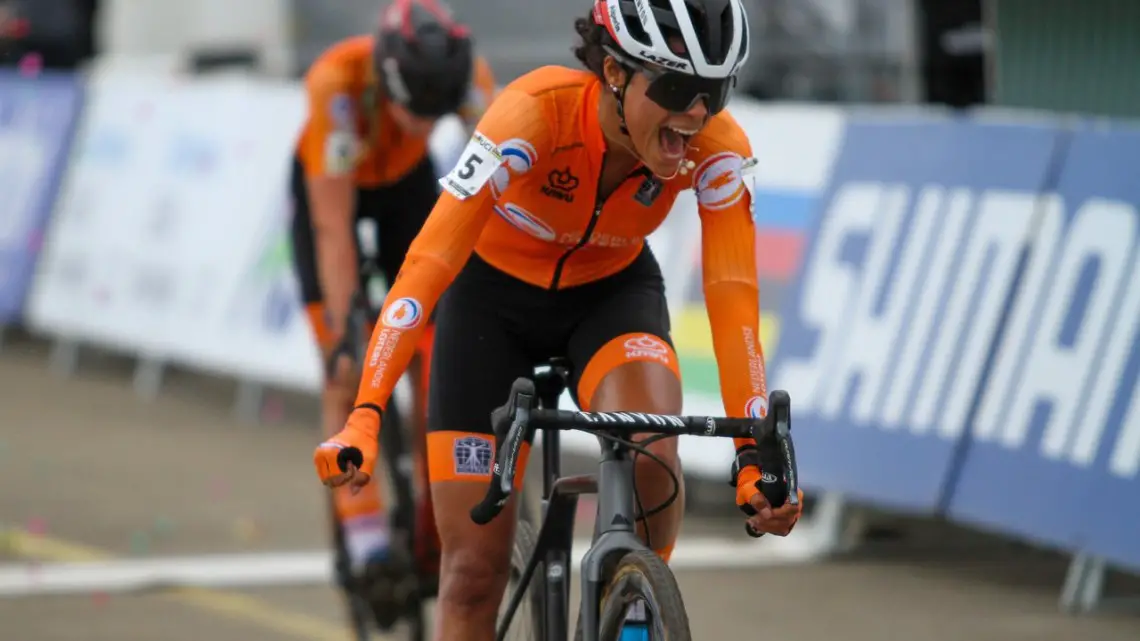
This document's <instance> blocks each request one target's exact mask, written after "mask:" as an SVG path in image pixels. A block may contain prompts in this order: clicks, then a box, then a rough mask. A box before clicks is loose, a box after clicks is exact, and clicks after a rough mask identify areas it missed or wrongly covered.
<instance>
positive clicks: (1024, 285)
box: [950, 127, 1140, 567]
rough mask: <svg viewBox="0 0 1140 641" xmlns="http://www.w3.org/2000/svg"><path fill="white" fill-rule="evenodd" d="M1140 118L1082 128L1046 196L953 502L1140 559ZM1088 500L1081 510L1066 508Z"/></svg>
mask: <svg viewBox="0 0 1140 641" xmlns="http://www.w3.org/2000/svg"><path fill="white" fill-rule="evenodd" d="M1138 168H1140V130H1132V131H1120V130H1116V131H1113V130H1106V129H1104V128H1103V127H1097V128H1095V129H1092V128H1090V129H1088V130H1085V131H1080V132H1078V133H1077V134H1076V135H1074V137H1073V139H1072V143H1071V146H1069V148H1068V151H1067V154H1066V156H1065V160H1064V165H1063V168H1062V169H1061V172H1060V175H1059V179H1058V181H1057V183H1056V186H1055V188H1053V189H1050V190H1048V191H1047V192H1046V194H1045V195H1044V196H1043V197H1042V199H1041V201H1040V207H1039V208H1038V212H1039V213H1038V216H1037V220H1036V222H1035V232H1034V242H1033V248H1032V252H1031V253H1030V255H1029V258H1028V260H1027V261H1026V268H1025V271H1024V274H1023V277H1022V281H1021V284H1020V287H1019V288H1018V291H1017V294H1016V296H1015V298H1014V300H1013V304H1012V306H1011V307H1010V313H1009V317H1008V318H1009V320H1008V323H1007V326H1006V329H1005V331H1004V332H1003V333H1002V334H1001V335H1000V336H999V338H998V344H997V346H996V352H995V359H994V365H993V368H992V370H991V373H990V376H989V377H988V379H987V380H986V381H985V384H984V392H983V394H982V396H981V403H980V405H979V406H978V410H977V413H976V415H975V416H974V418H973V420H972V421H971V423H972V428H973V429H972V435H973V438H972V440H971V442H970V444H969V449H968V454H967V456H966V458H965V464H964V465H963V467H962V469H961V472H960V474H959V481H958V483H957V485H956V489H955V491H954V494H953V499H952V501H951V504H950V514H951V516H953V517H954V518H955V519H956V520H964V521H972V522H979V523H983V524H987V525H991V526H997V527H999V528H1001V529H1003V530H1006V531H1013V532H1017V533H1019V534H1021V535H1023V536H1026V537H1029V538H1032V539H1036V540H1039V541H1044V542H1047V543H1052V544H1055V545H1060V546H1062V547H1065V548H1069V549H1075V548H1082V549H1085V550H1088V551H1091V552H1093V553H1096V554H1098V555H1101V556H1104V557H1106V558H1109V559H1112V560H1113V561H1116V562H1120V563H1127V564H1129V565H1131V566H1132V567H1140V510H1138V509H1136V505H1137V497H1138V496H1140V480H1138V478H1137V472H1138V471H1140V398H1137V397H1138V396H1140V388H1138V381H1137V371H1138V370H1140V343H1138V335H1137V331H1138V329H1140V253H1138V251H1137V249H1138V239H1140V215H1138V214H1137V207H1140V172H1138ZM1069 507H1076V508H1077V509H1079V510H1080V511H1081V516H1080V518H1075V519H1063V518H1057V515H1058V509H1066V508H1069Z"/></svg>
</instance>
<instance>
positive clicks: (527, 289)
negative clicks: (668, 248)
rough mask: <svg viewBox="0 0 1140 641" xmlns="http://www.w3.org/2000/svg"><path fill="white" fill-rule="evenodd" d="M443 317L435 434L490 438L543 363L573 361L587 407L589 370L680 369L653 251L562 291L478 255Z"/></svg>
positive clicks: (446, 300)
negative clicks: (518, 382)
mask: <svg viewBox="0 0 1140 641" xmlns="http://www.w3.org/2000/svg"><path fill="white" fill-rule="evenodd" d="M435 318H436V330H435V346H434V349H433V354H432V362H431V384H430V385H429V388H428V389H429V405H428V427H429V430H431V431H432V432H467V433H478V434H489V433H491V423H490V416H491V411H492V410H493V409H495V407H497V406H499V405H502V404H503V403H504V402H505V401H506V400H507V394H508V392H509V391H510V388H511V384H512V383H513V382H514V381H515V379H516V378H518V377H530V376H533V374H534V368H535V366H536V365H539V364H542V363H544V362H546V361H548V360H549V359H551V358H553V357H559V358H565V359H567V360H568V361H569V362H570V365H571V371H572V378H571V381H570V391H571V394H572V395H573V397H574V399H575V401H576V402H578V404H579V405H580V406H581V405H582V401H583V400H584V401H585V402H586V403H588V402H589V400H590V399H589V398H586V399H579V393H580V392H583V390H586V391H584V392H583V395H585V394H589V393H590V392H589V391H588V390H589V389H592V388H593V387H594V386H595V384H596V381H594V382H591V381H585V384H584V381H583V373H584V372H585V373H586V374H587V377H588V378H592V379H598V380H600V377H601V375H603V374H604V372H605V371H609V369H612V367H611V365H612V364H616V362H617V361H620V360H622V359H628V360H658V361H660V362H662V363H664V364H666V365H669V366H670V367H672V369H673V370H674V371H675V372H676V371H677V361H676V355H675V354H674V353H673V346H672V342H671V339H670V336H669V312H668V308H667V306H666V303H665V283H664V280H663V279H662V277H661V269H660V267H659V266H658V264H657V260H656V258H654V256H653V253H652V252H651V251H650V250H649V247H648V245H646V247H645V249H644V250H642V252H641V254H640V255H639V256H638V257H637V259H635V260H634V262H633V263H631V264H630V265H629V266H628V267H626V268H625V269H623V270H622V271H620V272H618V273H617V274H614V275H612V276H609V277H606V278H603V279H601V280H598V281H595V282H592V283H587V284H584V285H580V286H578V287H572V288H568V289H561V290H557V291H550V290H548V289H544V288H541V287H536V286H534V285H530V284H528V283H525V282H523V281H521V280H518V279H517V278H514V277H512V276H509V275H507V274H505V273H503V272H501V271H499V270H498V269H496V268H494V267H492V266H491V265H489V264H487V263H486V262H485V261H484V260H483V259H481V258H480V257H479V256H478V255H477V254H473V255H472V257H471V259H470V260H469V261H468V263H467V265H466V266H464V268H463V270H462V271H461V272H460V273H459V276H458V277H457V278H456V279H455V281H454V282H453V283H452V285H451V287H450V288H449V289H448V290H447V291H446V292H445V293H444V295H443V297H442V298H441V299H440V302H439V305H438V307H437V308H436V315H435ZM618 339H620V340H618ZM606 354H609V356H606ZM607 359H608V361H609V364H605V363H603V364H602V366H598V365H596V364H594V363H592V361H595V362H596V361H601V360H607ZM587 365H589V367H587ZM433 469H434V468H433ZM433 473H434V472H433ZM433 480H435V479H433Z"/></svg>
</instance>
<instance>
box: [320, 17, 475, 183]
mask: <svg viewBox="0 0 1140 641" xmlns="http://www.w3.org/2000/svg"><path fill="white" fill-rule="evenodd" d="M373 42H374V40H373V38H372V37H371V36H358V37H354V38H349V39H347V40H344V41H341V42H340V43H338V44H336V45H334V46H333V47H331V48H330V49H329V50H328V51H326V52H325V53H324V54H322V55H321V56H320V57H319V58H317V60H316V61H315V62H314V63H313V65H312V67H311V68H310V69H309V72H308V73H307V74H306V75H305V92H306V94H307V95H308V102H309V105H308V107H309V116H308V120H307V121H306V122H305V125H304V128H303V129H302V130H301V137H300V139H299V140H298V141H297V157H298V158H300V160H301V163H302V164H303V165H304V167H305V174H306V175H308V176H337V175H344V174H348V173H352V174H353V176H354V178H355V182H356V185H357V186H359V187H381V186H384V185H390V184H392V183H395V182H397V181H399V180H400V178H403V177H404V175H405V174H407V173H408V172H409V171H411V170H412V168H414V167H415V166H416V165H417V164H418V163H419V162H420V161H421V160H422V159H423V157H424V155H425V154H427V152H428V146H427V142H428V141H427V138H426V137H422V136H410V135H408V134H406V133H404V131H403V130H402V129H401V128H400V127H399V126H398V125H397V124H396V123H395V122H394V121H393V120H392V116H391V114H389V112H388V110H387V109H385V108H384V107H385V102H384V101H385V100H386V98H385V97H384V96H383V95H382V92H381V91H380V90H379V88H380V85H379V83H377V81H376V77H375V73H376V72H375V70H374V68H373V62H372V47H373ZM472 85H473V86H472V90H471V91H470V92H469V93H468V98H467V101H466V104H464V105H463V107H461V109H460V113H459V116H460V117H461V118H463V119H464V120H465V121H466V122H468V123H469V124H473V123H475V122H476V121H478V120H479V118H480V117H481V116H482V114H483V111H484V110H485V109H486V107H487V105H489V104H490V103H491V100H492V98H493V97H494V92H495V79H494V76H493V75H492V73H491V67H490V65H488V64H487V61H486V60H484V59H483V58H482V57H476V59H475V69H474V73H473V76H472Z"/></svg>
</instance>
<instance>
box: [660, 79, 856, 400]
mask: <svg viewBox="0 0 1140 641" xmlns="http://www.w3.org/2000/svg"><path fill="white" fill-rule="evenodd" d="M731 111H732V112H733V115H734V116H735V117H736V119H737V122H739V123H740V125H741V126H742V127H743V128H744V130H745V132H746V133H747V134H748V138H749V140H750V141H751V142H752V148H753V150H755V152H756V158H757V160H758V161H759V164H758V165H757V167H756V172H755V182H754V184H753V189H752V199H753V211H754V212H755V220H756V245H757V249H758V251H757V257H756V273H757V275H758V277H759V281H760V339H761V341H762V342H763V346H764V352H765V354H766V355H767V356H768V357H769V358H771V356H772V354H774V353H775V350H776V347H777V346H778V345H779V339H780V316H779V311H780V310H781V309H782V308H783V305H784V303H785V299H786V294H787V292H789V291H791V289H792V285H793V284H794V282H793V281H794V279H795V275H796V273H797V271H798V270H799V267H800V262H801V260H802V257H803V253H804V248H805V247H806V246H807V241H808V235H809V233H810V230H811V229H812V226H813V224H814V222H815V218H816V216H817V215H818V212H817V204H818V203H819V199H820V198H821V196H822V193H823V190H824V188H825V187H826V186H827V184H828V180H829V179H830V176H831V167H832V164H833V163H834V161H835V157H836V153H837V151H838V149H839V146H840V144H841V142H842V139H843V130H844V123H845V119H844V117H843V115H842V114H841V113H840V112H839V111H838V110H836V109H831V108H827V107H818V106H817V107H809V106H802V105H801V106H797V107H794V108H793V107H788V106H770V105H758V104H754V103H747V104H745V103H743V101H741V102H740V103H734V108H733V109H731ZM690 260H692V261H693V267H694V269H693V270H692V272H690V276H689V279H690V282H688V283H685V292H686V294H685V299H684V300H685V302H684V304H682V305H681V306H680V308H674V309H673V310H672V321H673V342H674V344H675V345H676V348H677V356H678V358H679V359H680V361H681V371H682V377H683V379H684V382H685V393H686V396H694V395H695V396H697V397H701V396H704V397H707V399H705V400H708V401H710V402H711V401H713V400H714V399H716V400H717V404H718V405H719V397H720V381H719V374H718V372H717V366H716V358H715V356H714V354H713V346H712V332H711V331H710V329H709V321H708V315H707V312H706V311H705V305H704V297H703V294H702V291H701V282H700V278H701V269H700V248H699V246H698V247H694V248H693V253H692V255H691V257H690ZM694 400H695V399H694Z"/></svg>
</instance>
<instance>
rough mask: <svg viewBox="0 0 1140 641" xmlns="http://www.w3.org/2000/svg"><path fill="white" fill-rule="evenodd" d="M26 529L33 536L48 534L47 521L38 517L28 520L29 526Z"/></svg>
mask: <svg viewBox="0 0 1140 641" xmlns="http://www.w3.org/2000/svg"><path fill="white" fill-rule="evenodd" d="M24 529H25V530H27V531H28V534H31V535H32V536H43V535H45V534H47V521H45V520H43V519H42V518H40V517H38V516H34V517H32V518H30V519H28V524H27V526H25V527H24Z"/></svg>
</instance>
